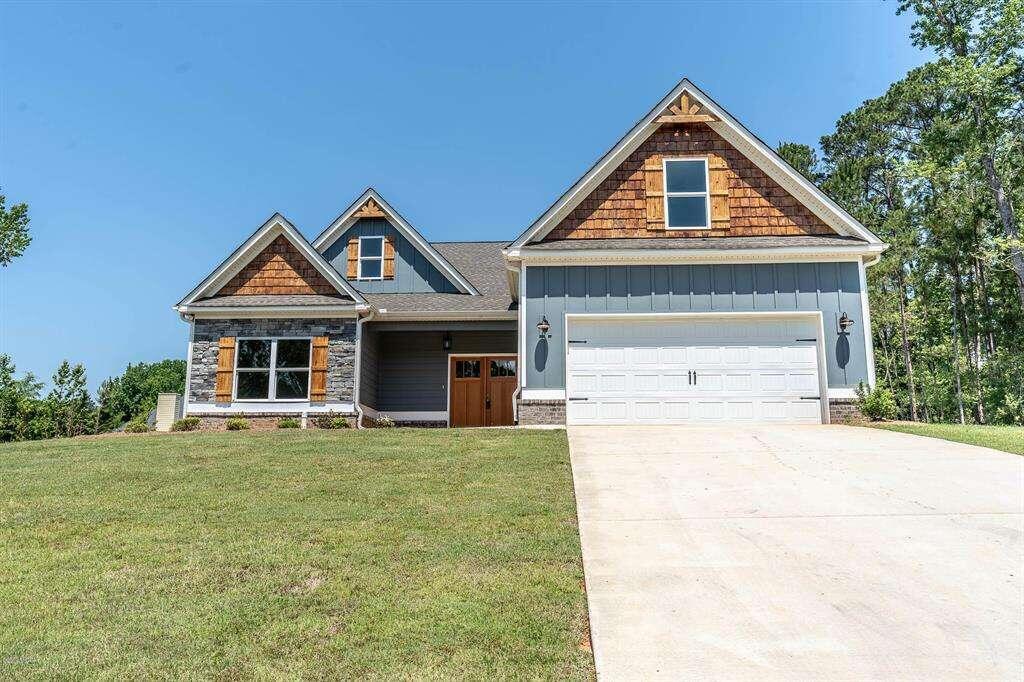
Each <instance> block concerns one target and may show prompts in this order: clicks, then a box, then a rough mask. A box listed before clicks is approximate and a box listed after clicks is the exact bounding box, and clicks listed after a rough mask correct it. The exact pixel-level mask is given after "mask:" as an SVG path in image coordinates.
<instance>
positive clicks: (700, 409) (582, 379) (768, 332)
mask: <svg viewBox="0 0 1024 682" xmlns="http://www.w3.org/2000/svg"><path fill="white" fill-rule="evenodd" d="M568 336H569V338H568V341H569V343H568V357H567V358H566V397H567V398H568V405H567V410H568V413H567V421H568V423H570V424H627V423H630V424H636V423H640V424H642V423H651V424H675V423H702V422H726V423H728V422H804V423H814V424H817V423H820V422H821V402H820V396H819V393H820V387H819V384H818V345H817V339H816V337H817V336H818V323H817V321H816V320H813V319H807V318H779V317H756V316H750V317H745V318H713V317H708V318H696V317H675V318H636V317H633V318H632V319H631V318H630V317H628V316H620V317H614V318H602V319H598V318H577V319H573V318H571V317H570V318H569V325H568Z"/></svg>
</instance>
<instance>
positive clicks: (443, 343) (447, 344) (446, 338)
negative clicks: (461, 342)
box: [441, 332, 452, 350]
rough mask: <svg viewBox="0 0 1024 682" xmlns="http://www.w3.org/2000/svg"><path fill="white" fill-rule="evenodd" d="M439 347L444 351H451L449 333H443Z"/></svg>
mask: <svg viewBox="0 0 1024 682" xmlns="http://www.w3.org/2000/svg"><path fill="white" fill-rule="evenodd" d="M441 346H442V347H443V348H444V349H445V350H451V349H452V334H451V332H445V333H444V339H443V340H442V341H441Z"/></svg>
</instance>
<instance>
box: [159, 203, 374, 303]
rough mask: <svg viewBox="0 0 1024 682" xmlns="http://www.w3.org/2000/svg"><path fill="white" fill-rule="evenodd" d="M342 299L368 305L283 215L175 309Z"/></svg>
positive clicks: (277, 215)
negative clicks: (227, 301) (266, 299)
mask: <svg viewBox="0 0 1024 682" xmlns="http://www.w3.org/2000/svg"><path fill="white" fill-rule="evenodd" d="M331 294H334V295H339V294H340V295H341V296H344V297H346V298H348V299H350V301H351V302H353V303H357V304H365V303H366V301H365V300H364V299H363V297H362V296H361V295H360V294H359V292H358V291H356V290H355V289H354V288H352V286H351V285H350V284H349V283H348V282H346V281H345V279H344V278H343V277H341V276H340V275H339V274H338V272H337V271H336V270H334V268H332V267H331V265H330V263H328V262H327V261H326V260H324V258H323V256H321V255H320V253H319V252H318V251H317V250H316V249H314V248H313V246H312V244H310V243H309V242H308V241H306V238H305V237H303V236H302V234H300V233H299V231H298V230H296V229H295V227H294V226H293V225H292V224H291V223H290V222H289V221H288V219H287V218H285V217H284V216H282V215H281V214H280V213H275V214H274V215H272V216H271V217H270V219H269V220H267V222H265V223H263V225H261V226H260V227H259V229H257V230H256V231H255V232H253V233H252V235H250V236H249V238H248V239H246V240H245V241H244V242H243V243H242V244H241V245H240V246H239V247H238V248H237V249H235V251H234V252H233V253H232V254H231V255H230V256H228V257H227V258H226V259H225V260H224V261H223V262H222V263H221V264H220V265H218V266H217V267H216V268H215V269H214V271H213V272H211V273H210V274H209V275H208V276H207V277H206V278H205V279H204V280H203V281H202V282H200V283H199V284H198V285H196V287H195V288H194V289H192V291H190V292H189V293H188V294H187V295H186V296H185V297H184V298H183V299H181V301H179V302H178V305H177V306H176V307H177V308H178V309H179V310H180V309H182V308H183V307H187V306H188V305H189V304H192V303H194V302H196V301H198V300H199V299H202V298H207V297H210V296H215V295H219V296H246V295H253V296H268V295H270V296H274V295H280V296H295V295H298V296H301V295H311V296H312V295H317V296H324V295H331Z"/></svg>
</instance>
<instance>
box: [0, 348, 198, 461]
mask: <svg viewBox="0 0 1024 682" xmlns="http://www.w3.org/2000/svg"><path fill="white" fill-rule="evenodd" d="M15 373H16V367H15V365H14V362H13V361H12V360H11V358H10V356H9V355H2V354H0V443H2V442H10V441H19V440H39V439H42V438H69V437H73V436H83V435H87V434H92V433H103V432H106V431H114V430H117V429H119V428H121V427H123V426H124V425H125V424H127V423H128V422H130V421H135V420H145V419H146V418H147V417H148V415H149V413H150V412H151V411H152V410H153V409H155V408H156V401H157V395H158V394H160V393H181V392H182V391H184V389H185V361H184V360H163V361H161V362H155V363H145V362H140V363H138V364H134V365H131V364H130V365H128V367H127V369H125V371H124V373H123V374H121V375H119V376H116V377H111V378H109V379H107V380H106V381H104V382H103V383H102V384H100V389H99V392H98V393H97V397H96V399H95V400H94V399H93V397H92V395H90V393H89V389H88V385H87V379H86V373H85V368H84V367H83V366H82V365H80V364H76V365H72V364H71V363H70V362H68V361H67V360H64V361H63V362H62V363H61V364H60V366H59V367H58V368H57V371H56V372H54V374H53V377H52V378H51V382H50V384H51V388H50V390H49V391H48V392H47V393H45V394H44V393H43V392H42V391H43V382H41V381H39V380H38V379H36V377H35V376H34V375H33V374H32V373H31V372H26V373H25V374H24V375H23V376H22V377H21V378H17V377H16V376H15Z"/></svg>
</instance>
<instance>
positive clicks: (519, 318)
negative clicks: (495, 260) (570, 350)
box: [505, 253, 525, 424]
mask: <svg viewBox="0 0 1024 682" xmlns="http://www.w3.org/2000/svg"><path fill="white" fill-rule="evenodd" d="M505 261H506V262H505V275H506V277H507V278H508V288H509V292H510V293H511V296H512V299H513V300H514V301H516V303H518V309H517V310H516V358H517V359H518V363H517V367H516V369H517V371H516V390H515V391H513V392H512V422H513V423H515V424H518V423H519V396H520V395H522V393H523V371H524V369H525V368H524V365H523V362H524V359H523V358H522V357H520V355H521V350H522V344H521V343H520V340H521V338H522V333H523V331H522V329H523V314H524V311H523V301H522V297H521V296H520V295H519V288H521V287H522V282H521V281H520V280H521V278H522V273H521V272H520V270H519V267H512V265H511V263H510V262H509V261H508V254H507V253H506V254H505ZM512 273H515V275H516V277H515V284H516V285H515V286H513V284H512V282H513V278H512Z"/></svg>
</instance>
